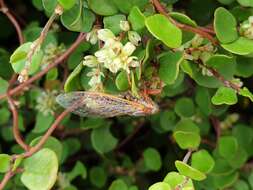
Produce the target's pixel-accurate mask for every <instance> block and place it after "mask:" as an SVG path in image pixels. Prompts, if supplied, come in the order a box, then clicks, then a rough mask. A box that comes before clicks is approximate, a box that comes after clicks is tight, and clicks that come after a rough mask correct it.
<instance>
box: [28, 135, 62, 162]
mask: <svg viewBox="0 0 253 190" xmlns="http://www.w3.org/2000/svg"><path fill="white" fill-rule="evenodd" d="M41 138H42V137H41V136H39V137H37V138H35V139H33V140H32V142H31V143H30V146H35V145H36V144H38V142H39V141H40V139H41ZM42 147H43V148H48V149H50V150H53V151H54V152H55V154H56V155H57V158H58V161H59V162H61V160H62V151H63V146H62V144H61V142H60V141H59V140H58V139H56V138H54V137H51V136H50V137H49V138H48V139H47V141H46V142H45V143H44V145H43V146H42Z"/></svg>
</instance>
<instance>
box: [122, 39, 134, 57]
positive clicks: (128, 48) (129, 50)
mask: <svg viewBox="0 0 253 190" xmlns="http://www.w3.org/2000/svg"><path fill="white" fill-rule="evenodd" d="M135 49H136V47H135V46H134V45H133V44H132V43H131V42H127V43H126V44H125V45H124V47H123V48H122V54H123V55H125V56H130V55H132V53H133V52H134V51H135Z"/></svg>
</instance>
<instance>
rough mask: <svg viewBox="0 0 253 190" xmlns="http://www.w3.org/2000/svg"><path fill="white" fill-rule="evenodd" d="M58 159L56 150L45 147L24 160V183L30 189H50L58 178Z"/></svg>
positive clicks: (22, 178) (22, 179)
mask: <svg viewBox="0 0 253 190" xmlns="http://www.w3.org/2000/svg"><path fill="white" fill-rule="evenodd" d="M57 171H58V159H57V156H56V154H55V152H54V151H52V150H50V149H48V148H43V149H41V150H40V151H39V152H37V153H35V154H34V155H33V156H31V157H29V158H26V159H25V160H24V172H23V173H22V175H21V181H22V183H23V184H24V185H25V186H26V187H27V188H28V189H29V190H50V189H51V188H52V187H53V185H54V183H55V181H56V178H57Z"/></svg>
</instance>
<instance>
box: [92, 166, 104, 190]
mask: <svg viewBox="0 0 253 190" xmlns="http://www.w3.org/2000/svg"><path fill="white" fill-rule="evenodd" d="M89 176H90V181H91V183H92V184H93V185H95V186H96V187H98V188H102V187H103V186H104V185H105V183H106V180H107V174H106V172H105V170H104V169H103V168H101V167H98V166H96V167H92V168H91V170H90V175H89Z"/></svg>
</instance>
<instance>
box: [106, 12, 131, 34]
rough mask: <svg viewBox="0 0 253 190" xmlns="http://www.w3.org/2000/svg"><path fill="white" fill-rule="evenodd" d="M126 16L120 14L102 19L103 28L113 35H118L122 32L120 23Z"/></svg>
mask: <svg viewBox="0 0 253 190" xmlns="http://www.w3.org/2000/svg"><path fill="white" fill-rule="evenodd" d="M125 20H126V16H125V15H122V14H118V15H113V16H107V17H104V19H103V23H104V28H107V29H109V30H111V31H112V32H113V33H114V34H115V35H118V34H119V33H120V32H121V31H122V30H121V28H120V21H125Z"/></svg>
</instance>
